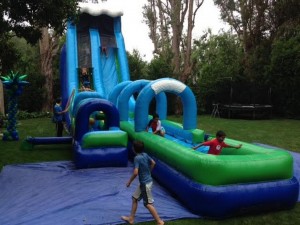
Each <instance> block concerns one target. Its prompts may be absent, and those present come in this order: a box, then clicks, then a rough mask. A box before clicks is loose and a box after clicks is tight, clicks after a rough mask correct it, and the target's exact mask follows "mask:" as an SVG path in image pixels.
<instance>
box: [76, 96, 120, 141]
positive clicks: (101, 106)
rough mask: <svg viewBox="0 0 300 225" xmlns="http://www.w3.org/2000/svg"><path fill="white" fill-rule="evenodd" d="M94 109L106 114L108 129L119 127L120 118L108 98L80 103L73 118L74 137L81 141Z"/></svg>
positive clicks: (87, 128) (87, 129)
mask: <svg viewBox="0 0 300 225" xmlns="http://www.w3.org/2000/svg"><path fill="white" fill-rule="evenodd" d="M95 111H102V112H103V113H104V114H105V116H106V122H107V126H108V128H109V129H115V128H119V127H120V118H119V112H118V110H117V108H116V107H115V106H114V105H113V104H112V103H111V102H110V101H108V100H105V99H95V100H93V101H88V102H86V103H85V104H82V105H80V107H79V108H78V111H77V114H76V118H75V135H74V139H75V140H76V141H78V142H80V141H81V139H82V137H83V135H84V134H85V133H87V132H88V131H89V117H90V114H91V113H93V112H95Z"/></svg>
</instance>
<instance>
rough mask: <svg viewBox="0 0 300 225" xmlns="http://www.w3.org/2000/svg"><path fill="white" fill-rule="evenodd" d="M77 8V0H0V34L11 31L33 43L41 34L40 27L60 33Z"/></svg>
mask: <svg viewBox="0 0 300 225" xmlns="http://www.w3.org/2000/svg"><path fill="white" fill-rule="evenodd" d="M77 10H78V7H77V0H63V1H61V0H39V1H36V0H27V1H24V0H1V3H0V13H1V18H0V34H1V35H5V34H8V33H9V32H11V31H13V32H14V33H15V34H16V35H17V36H18V37H24V38H25V39H26V40H27V41H28V42H29V43H32V44H34V43H37V41H38V40H39V39H40V38H41V36H42V33H41V30H40V28H42V27H47V28H53V29H54V30H55V31H56V32H57V33H62V32H63V31H64V29H65V23H66V19H67V18H72V17H73V16H74V15H75V14H76V12H77Z"/></svg>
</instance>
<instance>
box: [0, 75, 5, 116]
mask: <svg viewBox="0 0 300 225" xmlns="http://www.w3.org/2000/svg"><path fill="white" fill-rule="evenodd" d="M0 113H2V114H3V115H4V114H5V110H4V92H3V84H2V81H0Z"/></svg>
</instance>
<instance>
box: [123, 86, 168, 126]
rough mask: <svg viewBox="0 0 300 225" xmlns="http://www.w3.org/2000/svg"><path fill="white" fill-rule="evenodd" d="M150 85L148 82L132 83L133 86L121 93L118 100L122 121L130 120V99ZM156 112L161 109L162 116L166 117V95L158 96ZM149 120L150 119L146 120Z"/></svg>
mask: <svg viewBox="0 0 300 225" xmlns="http://www.w3.org/2000/svg"><path fill="white" fill-rule="evenodd" d="M149 83H150V81H148V80H136V81H134V82H132V83H131V84H129V85H127V86H126V87H125V88H124V89H123V91H122V92H121V94H120V96H119V98H118V109H119V113H120V121H127V120H128V118H129V115H128V112H129V110H128V100H129V99H130V97H131V96H132V95H133V94H134V93H136V92H140V91H141V90H142V89H143V88H144V87H145V86H146V85H148V84H149ZM156 102H157V104H156V107H157V108H156V110H158V109H159V111H160V113H161V114H162V115H164V116H165V115H166V114H167V113H166V107H165V106H166V103H167V98H166V95H165V93H161V94H159V95H157V96H156ZM161 109H163V110H164V111H163V110H161ZM146 120H148V118H147V119H146Z"/></svg>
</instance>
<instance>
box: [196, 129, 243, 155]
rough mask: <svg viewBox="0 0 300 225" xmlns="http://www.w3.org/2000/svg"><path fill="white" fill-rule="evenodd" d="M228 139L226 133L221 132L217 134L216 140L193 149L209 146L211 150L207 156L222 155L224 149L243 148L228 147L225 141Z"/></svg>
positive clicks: (238, 146) (237, 147) (239, 146)
mask: <svg viewBox="0 0 300 225" xmlns="http://www.w3.org/2000/svg"><path fill="white" fill-rule="evenodd" d="M225 137H226V134H225V132H224V131H221V130H219V131H218V132H217V134H216V138H215V139H213V140H210V141H206V142H203V143H201V144H199V145H197V146H195V147H193V149H194V150H195V149H197V148H199V147H200V146H209V150H208V153H207V154H212V155H220V154H221V152H222V149H223V148H236V149H239V148H241V147H242V145H241V144H239V145H237V146H232V145H228V144H226V143H225V142H224V139H225Z"/></svg>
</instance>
